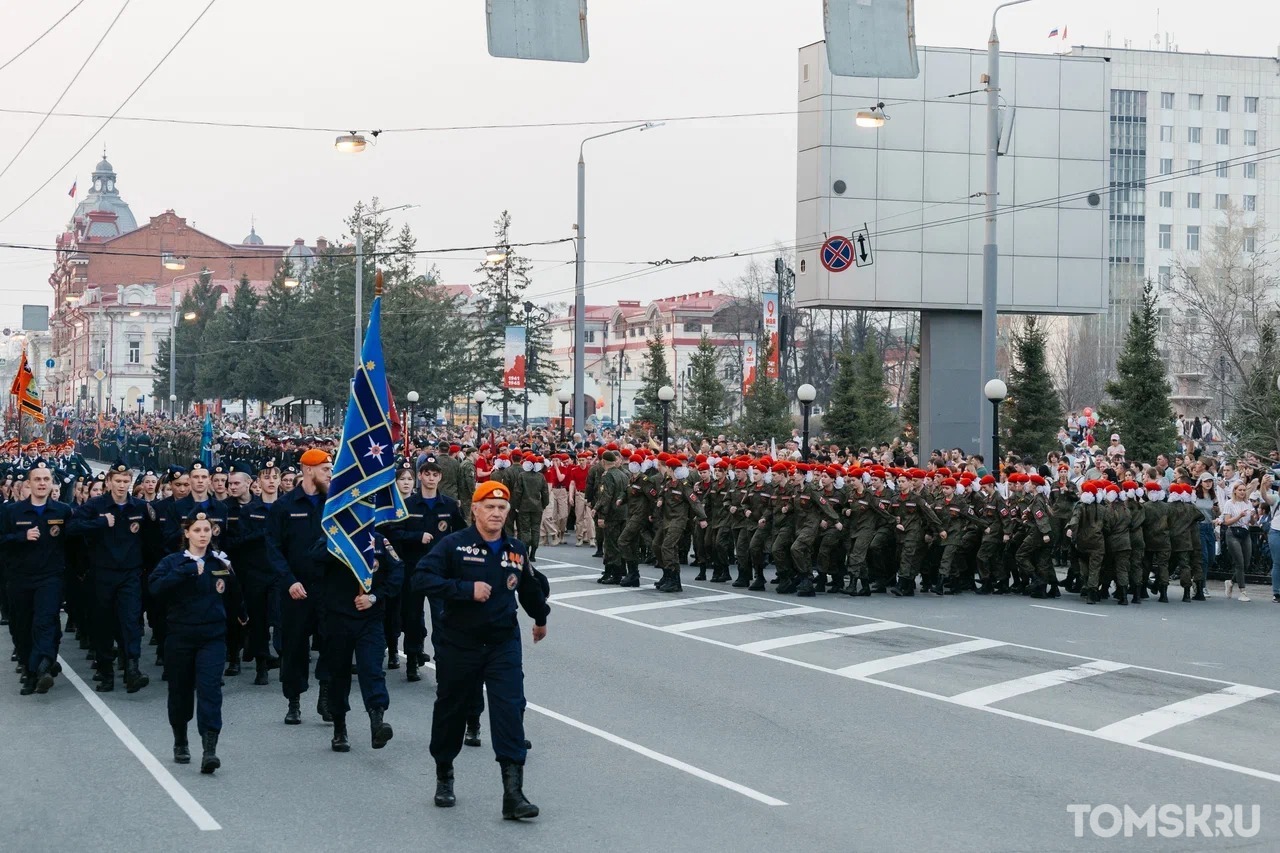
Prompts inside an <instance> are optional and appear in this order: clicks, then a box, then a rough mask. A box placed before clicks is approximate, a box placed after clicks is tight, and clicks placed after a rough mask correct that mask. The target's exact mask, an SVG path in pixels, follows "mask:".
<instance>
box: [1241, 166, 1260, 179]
mask: <svg viewBox="0 0 1280 853" xmlns="http://www.w3.org/2000/svg"><path fill="white" fill-rule="evenodd" d="M1244 176H1245V177H1246V178H1248V179H1249V180H1253V179H1254V178H1256V177H1258V164H1257V163H1245V164H1244Z"/></svg>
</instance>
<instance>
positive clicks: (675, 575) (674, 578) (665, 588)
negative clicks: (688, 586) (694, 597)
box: [658, 569, 684, 592]
mask: <svg viewBox="0 0 1280 853" xmlns="http://www.w3.org/2000/svg"><path fill="white" fill-rule="evenodd" d="M658 592H684V587H682V586H681V585H680V570H679V569H671V570H670V573H669V574H668V575H667V579H666V580H665V581H663V583H662V585H661V586H659V587H658Z"/></svg>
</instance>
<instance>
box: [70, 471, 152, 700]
mask: <svg viewBox="0 0 1280 853" xmlns="http://www.w3.org/2000/svg"><path fill="white" fill-rule="evenodd" d="M132 483H133V478H132V477H130V476H129V466H127V465H125V464H124V462H122V461H116V462H114V463H112V465H111V467H110V468H109V469H108V470H107V489H108V491H107V494H105V495H99V496H98V497H96V498H92V499H90V500H88V501H85V503H84V504H83V505H82V506H81V507H80V508H79V509H78V510H77V511H76V513H75V515H74V516H73V517H72V519H71V523H70V524H68V525H67V527H68V530H67V533H69V534H71V535H73V536H75V535H84V536H85V537H86V538H87V545H88V548H87V553H88V557H89V566H90V570H91V571H92V572H93V591H94V601H93V607H94V616H95V617H96V622H97V631H96V637H95V641H96V652H97V654H96V657H97V663H98V675H97V679H98V682H99V683H98V687H97V690H98V692H99V693H107V692H110V691H112V690H114V689H115V672H114V670H113V668H112V667H113V659H112V653H111V644H112V640H113V639H114V638H116V637H118V638H119V639H120V650H121V653H122V655H123V657H124V683H125V688H126V689H127V690H128V691H129V692H130V693H136V692H137V691H139V690H141V689H142V688H144V687H146V686H147V684H149V683H150V679H149V678H147V676H145V675H143V674H142V672H141V671H140V670H139V669H138V657H139V656H140V655H141V654H142V567H143V558H142V546H143V537H144V535H145V532H144V531H145V530H146V529H147V528H148V527H149V526H150V525H153V524H155V523H156V518H155V510H154V509H152V507H151V505H150V504H148V503H147V502H146V501H143V500H139V499H138V498H133V497H130V496H129V486H130V485H132Z"/></svg>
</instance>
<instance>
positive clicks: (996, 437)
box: [991, 400, 1003, 483]
mask: <svg viewBox="0 0 1280 853" xmlns="http://www.w3.org/2000/svg"><path fill="white" fill-rule="evenodd" d="M1001 402H1003V401H1002V400H992V401H991V476H993V477H995V478H996V482H997V483H999V482H1000V403H1001Z"/></svg>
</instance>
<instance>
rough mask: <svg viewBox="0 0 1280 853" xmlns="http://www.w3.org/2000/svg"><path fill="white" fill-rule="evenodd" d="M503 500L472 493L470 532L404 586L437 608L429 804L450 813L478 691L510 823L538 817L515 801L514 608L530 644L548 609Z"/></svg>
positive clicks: (518, 762)
mask: <svg viewBox="0 0 1280 853" xmlns="http://www.w3.org/2000/svg"><path fill="white" fill-rule="evenodd" d="M544 482H545V481H544ZM510 497H511V492H510V490H509V489H508V488H507V487H506V486H505V485H503V484H502V483H495V482H493V481H492V480H490V481H489V482H487V483H483V484H481V485H480V486H478V487H477V488H476V490H475V492H474V494H473V495H472V500H471V511H472V519H473V522H472V526H471V527H470V528H468V529H467V530H464V531H461V532H459V533H454V534H452V535H450V536H446V537H445V538H444V539H442V540H440V542H439V543H438V544H437V545H436V547H434V548H433V549H432V550H431V552H430V553H429V554H428V555H427V556H426V557H425V558H423V560H422V561H421V562H420V563H419V564H418V566H417V568H416V570H415V572H414V575H413V586H414V589H416V590H418V591H419V592H423V593H426V594H427V596H428V597H433V598H439V599H441V600H443V601H444V618H443V621H442V626H441V627H442V631H441V634H442V636H441V638H440V640H439V642H438V644H437V646H436V655H437V657H436V700H435V708H434V710H433V712H432V719H431V746H430V751H431V756H432V758H434V759H435V762H436V794H435V800H434V801H435V804H436V805H437V806H438V807H441V808H449V807H451V806H453V805H455V804H456V802H457V798H456V796H455V794H454V790H453V783H454V773H453V761H454V759H455V758H457V756H458V753H459V752H460V751H461V749H462V739H463V735H464V731H465V727H466V717H467V714H468V711H469V709H470V707H471V704H472V702H473V697H474V695H475V694H477V693H479V691H480V687H481V685H482V684H483V685H484V686H485V687H487V688H488V694H489V721H490V726H491V727H492V729H493V751H494V754H495V756H496V757H497V759H498V763H499V765H500V766H501V768H502V788H503V795H502V816H503V818H505V819H507V820H519V819H521V818H531V817H537V816H538V807H537V806H535V805H534V804H532V803H530V802H529V800H528V799H527V798H526V797H525V795H524V763H525V757H526V747H525V741H524V720H523V711H524V704H525V699H524V673H523V665H522V662H521V652H522V650H521V646H520V633H519V622H518V619H517V616H516V605H517V601H518V602H519V605H520V607H522V608H523V609H524V611H525V613H527V614H528V615H529V616H530V617H531V618H532V619H533V620H534V628H533V641H534V642H535V643H537V642H540V641H541V640H542V639H543V638H544V637H546V635H547V628H546V625H547V615H548V613H549V609H550V608H548V606H547V601H546V594H545V592H544V590H543V587H542V585H541V584H540V583H539V579H538V578H537V577H536V575H535V574H534V571H533V567H532V566H531V565H530V563H529V560H528V556H527V553H526V550H525V546H524V543H523V542H521V541H520V540H518V539H512V538H510V537H508V536H506V535H505V534H504V533H503V523H504V522H505V521H506V516H507V514H508V513H509V512H510V511H511V504H510Z"/></svg>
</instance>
